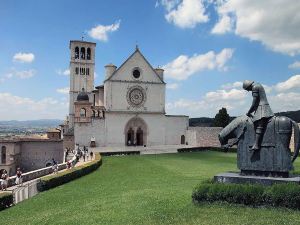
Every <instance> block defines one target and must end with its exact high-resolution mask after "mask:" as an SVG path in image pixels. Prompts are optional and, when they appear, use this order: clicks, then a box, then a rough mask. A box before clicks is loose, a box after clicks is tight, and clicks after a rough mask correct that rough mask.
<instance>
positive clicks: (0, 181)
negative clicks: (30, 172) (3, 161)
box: [0, 168, 23, 191]
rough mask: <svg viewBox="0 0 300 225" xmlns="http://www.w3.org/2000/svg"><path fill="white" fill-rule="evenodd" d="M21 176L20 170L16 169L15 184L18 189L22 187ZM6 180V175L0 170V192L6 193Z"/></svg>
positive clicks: (5, 172)
mask: <svg viewBox="0 0 300 225" xmlns="http://www.w3.org/2000/svg"><path fill="white" fill-rule="evenodd" d="M22 176H23V175H22V171H21V168H17V172H16V182H15V183H16V185H18V186H19V187H20V186H22V185H23V177H22ZM8 180H9V176H8V173H7V171H6V170H5V169H4V170H2V173H1V174H0V188H1V191H6V190H7V186H8Z"/></svg>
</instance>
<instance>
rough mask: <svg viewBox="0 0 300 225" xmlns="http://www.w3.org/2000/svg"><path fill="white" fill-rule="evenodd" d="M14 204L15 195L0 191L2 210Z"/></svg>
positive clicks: (0, 208) (0, 206) (0, 207)
mask: <svg viewBox="0 0 300 225" xmlns="http://www.w3.org/2000/svg"><path fill="white" fill-rule="evenodd" d="M12 204H13V195H12V194H11V193H0V211H1V210H3V209H6V208H8V207H10V206H11V205H12Z"/></svg>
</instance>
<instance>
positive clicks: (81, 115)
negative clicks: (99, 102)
mask: <svg viewBox="0 0 300 225" xmlns="http://www.w3.org/2000/svg"><path fill="white" fill-rule="evenodd" d="M80 117H86V110H85V108H81V109H80Z"/></svg>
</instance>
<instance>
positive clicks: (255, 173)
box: [240, 170, 289, 178]
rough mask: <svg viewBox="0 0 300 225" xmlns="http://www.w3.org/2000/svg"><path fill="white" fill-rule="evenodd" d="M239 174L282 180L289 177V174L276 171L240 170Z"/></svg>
mask: <svg viewBox="0 0 300 225" xmlns="http://www.w3.org/2000/svg"><path fill="white" fill-rule="evenodd" d="M240 174H241V175H243V176H260V177H283V178H288V177H289V172H277V171H259V170H241V173H240Z"/></svg>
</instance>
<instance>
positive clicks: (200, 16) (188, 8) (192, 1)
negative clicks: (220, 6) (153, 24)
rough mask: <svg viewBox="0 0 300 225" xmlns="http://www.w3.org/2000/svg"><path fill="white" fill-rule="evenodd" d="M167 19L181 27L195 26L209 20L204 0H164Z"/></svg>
mask: <svg viewBox="0 0 300 225" xmlns="http://www.w3.org/2000/svg"><path fill="white" fill-rule="evenodd" d="M161 5H162V6H164V7H165V9H166V11H167V14H166V15H165V18H166V20H167V21H168V22H169V23H173V24H174V25H176V26H178V27H180V28H194V27H195V26H196V25H197V24H200V23H206V22H208V20H209V18H208V15H207V14H206V13H205V6H204V4H203V1H202V0H182V1H178V0H169V1H168V0H163V1H161Z"/></svg>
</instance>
